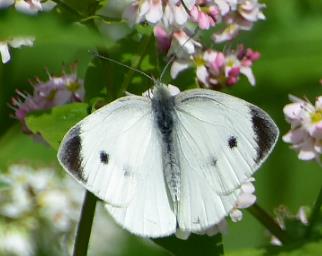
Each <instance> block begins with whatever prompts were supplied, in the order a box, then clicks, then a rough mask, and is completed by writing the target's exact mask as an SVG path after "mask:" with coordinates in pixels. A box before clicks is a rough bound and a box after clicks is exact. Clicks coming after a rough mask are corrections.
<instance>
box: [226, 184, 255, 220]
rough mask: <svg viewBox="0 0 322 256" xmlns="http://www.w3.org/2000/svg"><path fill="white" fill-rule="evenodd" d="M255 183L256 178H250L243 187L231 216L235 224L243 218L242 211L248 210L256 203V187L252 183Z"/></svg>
mask: <svg viewBox="0 0 322 256" xmlns="http://www.w3.org/2000/svg"><path fill="white" fill-rule="evenodd" d="M254 181H255V179H254V178H250V179H249V180H248V181H246V182H245V183H244V184H242V185H241V187H240V191H239V196H238V199H237V202H236V204H235V207H234V208H233V209H232V211H231V212H230V214H229V216H230V218H231V220H232V221H233V222H238V221H240V220H241V219H242V218H243V213H242V211H241V210H240V209H245V208H248V207H250V206H252V205H253V204H254V203H255V202H256V196H255V195H254V193H255V187H254V185H253V183H252V182H254Z"/></svg>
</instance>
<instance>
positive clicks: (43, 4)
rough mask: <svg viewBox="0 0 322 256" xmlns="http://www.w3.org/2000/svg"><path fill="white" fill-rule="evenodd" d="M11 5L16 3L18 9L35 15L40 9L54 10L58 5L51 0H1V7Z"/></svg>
mask: <svg viewBox="0 0 322 256" xmlns="http://www.w3.org/2000/svg"><path fill="white" fill-rule="evenodd" d="M11 5H15V8H16V10H17V11H20V12H23V13H25V14H30V15H34V14H37V13H38V12H39V11H50V10H52V9H53V8H54V7H55V6H56V3H55V2H53V1H51V0H47V1H41V0H0V9H1V8H7V7H9V6H11Z"/></svg>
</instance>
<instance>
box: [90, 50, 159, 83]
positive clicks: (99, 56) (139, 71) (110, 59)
mask: <svg viewBox="0 0 322 256" xmlns="http://www.w3.org/2000/svg"><path fill="white" fill-rule="evenodd" d="M90 53H91V54H92V55H94V56H95V57H97V58H101V59H103V60H108V61H110V62H112V63H115V64H117V65H120V66H122V67H125V68H128V69H130V70H132V71H134V72H137V73H139V74H141V75H143V76H145V77H147V78H149V79H150V80H152V81H153V82H154V81H155V79H154V78H153V77H151V76H149V75H148V74H147V73H145V72H143V71H142V70H139V69H137V68H134V67H131V66H129V65H126V64H124V63H122V62H120V61H117V60H114V59H112V58H109V57H106V56H103V55H101V54H99V53H98V52H96V51H90Z"/></svg>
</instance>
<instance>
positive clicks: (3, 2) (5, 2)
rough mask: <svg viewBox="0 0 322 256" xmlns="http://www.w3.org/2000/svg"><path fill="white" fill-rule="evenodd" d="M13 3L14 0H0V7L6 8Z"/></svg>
mask: <svg viewBox="0 0 322 256" xmlns="http://www.w3.org/2000/svg"><path fill="white" fill-rule="evenodd" d="M14 3H15V0H0V9H3V8H7V7H9V6H10V5H13V4H14Z"/></svg>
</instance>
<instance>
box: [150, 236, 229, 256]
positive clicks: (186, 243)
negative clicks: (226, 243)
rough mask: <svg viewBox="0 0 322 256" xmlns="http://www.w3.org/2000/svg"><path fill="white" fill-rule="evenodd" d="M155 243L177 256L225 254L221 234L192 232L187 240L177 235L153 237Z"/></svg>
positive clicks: (214, 255)
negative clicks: (208, 234) (210, 234)
mask: <svg viewBox="0 0 322 256" xmlns="http://www.w3.org/2000/svg"><path fill="white" fill-rule="evenodd" d="M153 241H154V242H155V243H157V244H158V245H160V246H161V247H163V248H164V249H166V250H168V251H169V252H171V253H172V254H173V255H176V256H181V255H182V256H189V255H204V256H207V255H212V256H217V255H224V248H223V245H222V237H221V235H216V236H212V237H210V236H207V235H195V234H191V235H190V236H189V238H188V239H187V240H181V239H178V238H176V237H175V236H171V237H166V238H158V239H153Z"/></svg>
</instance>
